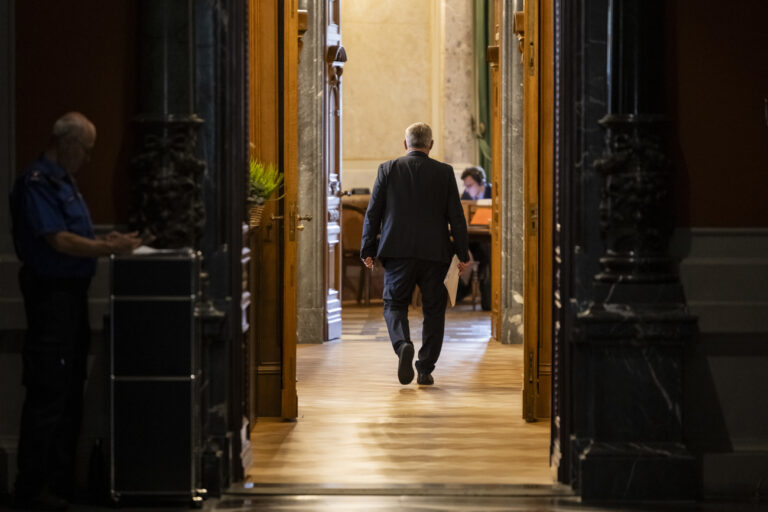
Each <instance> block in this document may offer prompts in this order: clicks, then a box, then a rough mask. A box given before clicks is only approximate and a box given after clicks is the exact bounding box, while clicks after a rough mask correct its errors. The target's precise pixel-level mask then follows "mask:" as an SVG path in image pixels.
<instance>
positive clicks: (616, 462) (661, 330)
mask: <svg viewBox="0 0 768 512" xmlns="http://www.w3.org/2000/svg"><path fill="white" fill-rule="evenodd" d="M608 5H609V9H608V54H607V56H608V58H607V82H608V84H607V85H608V89H607V97H608V102H607V106H608V114H607V115H606V116H605V117H603V118H602V120H601V121H600V125H601V126H603V128H605V130H606V146H605V152H604V156H603V157H602V158H600V159H598V160H597V161H595V162H594V168H595V170H596V171H597V172H598V174H599V175H600V176H601V177H602V180H603V183H602V195H601V198H600V204H599V209H600V231H601V235H602V240H603V242H604V244H605V252H604V254H603V255H602V257H600V258H599V262H600V267H601V270H600V271H599V272H598V273H597V274H596V275H595V276H594V281H593V288H592V299H593V301H592V302H591V303H590V304H588V305H586V307H584V308H582V309H581V311H580V312H579V313H578V314H577V315H576V319H575V330H574V333H573V337H572V342H573V343H574V348H573V361H572V373H573V374H574V385H573V404H572V407H573V411H574V413H573V415H574V419H573V425H574V431H575V435H574V436H573V439H572V446H571V448H572V451H573V456H572V457H571V460H572V463H573V466H574V468H573V471H574V474H575V478H574V482H573V483H574V487H576V488H577V489H578V490H579V492H580V494H581V496H582V497H583V498H584V499H585V500H603V499H612V500H635V499H691V498H693V497H694V496H695V489H696V478H697V477H696V470H695V462H694V458H693V457H692V456H691V454H690V453H689V452H688V450H687V449H686V447H685V445H684V444H683V429H682V427H683V422H682V416H683V414H684V409H683V403H682V362H683V348H684V345H685V343H686V342H688V341H689V340H690V339H691V337H692V336H693V335H694V333H695V328H696V321H695V318H694V317H693V316H691V315H690V314H689V313H688V310H687V307H686V304H685V297H684V294H683V290H682V286H681V284H680V280H679V278H678V276H677V273H676V269H675V265H674V263H673V261H672V259H671V257H670V255H669V253H668V245H669V237H670V235H671V232H672V227H673V221H672V204H671V202H670V198H671V196H672V194H671V182H672V181H671V179H670V174H671V166H670V161H669V158H668V157H667V154H666V148H665V133H666V126H665V123H664V116H663V114H662V111H663V103H662V97H663V92H664V89H663V55H662V53H661V52H662V51H663V41H662V40H661V39H660V38H661V36H662V34H663V33H664V27H663V2H661V1H660V0H609V2H608ZM586 79H587V77H582V78H581V80H586ZM594 206H597V205H594Z"/></svg>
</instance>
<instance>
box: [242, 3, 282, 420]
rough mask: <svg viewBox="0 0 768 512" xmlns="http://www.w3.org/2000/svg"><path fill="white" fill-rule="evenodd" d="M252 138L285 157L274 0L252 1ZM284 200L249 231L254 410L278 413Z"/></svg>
mask: <svg viewBox="0 0 768 512" xmlns="http://www.w3.org/2000/svg"><path fill="white" fill-rule="evenodd" d="M248 9H249V11H248V13H249V52H248V58H249V63H248V68H249V69H248V71H249V79H248V85H249V91H248V94H249V128H250V130H249V139H250V149H251V151H250V153H251V158H255V159H258V160H260V161H262V162H267V163H273V164H276V165H280V166H281V168H282V165H281V162H280V108H279V98H280V95H281V94H280V73H281V70H280V67H281V64H280V47H279V25H278V23H279V20H280V19H282V16H281V14H280V12H279V11H278V9H277V7H276V5H275V4H274V3H273V2H261V1H259V0H249V4H248ZM282 209H283V205H282V204H281V202H280V201H276V200H272V201H267V203H266V207H265V211H264V214H263V217H262V222H261V224H260V225H259V226H254V227H252V229H251V231H250V247H251V267H250V270H251V272H250V294H251V300H252V307H251V322H250V324H251V329H250V331H251V348H250V357H249V383H250V388H251V389H250V393H249V401H250V403H249V410H250V412H251V416H252V417H251V422H252V423H253V422H255V421H256V418H257V417H264V416H272V417H279V416H280V414H281V389H282V366H283V363H282V337H283V305H282V302H281V300H280V297H282V279H281V276H282V275H283V253H282V251H283V240H282V236H281V234H282V221H281V220H280V218H279V217H280V216H281V215H282Z"/></svg>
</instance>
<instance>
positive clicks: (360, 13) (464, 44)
mask: <svg viewBox="0 0 768 512" xmlns="http://www.w3.org/2000/svg"><path fill="white" fill-rule="evenodd" d="M341 6H342V14H341V23H342V41H343V44H344V47H345V48H346V49H347V55H348V58H349V61H348V62H347V63H346V65H345V67H344V75H343V88H344V89H343V125H342V126H343V145H342V148H343V150H342V152H343V172H342V187H343V188H344V189H351V188H355V187H368V188H370V187H372V186H373V182H374V180H375V178H376V169H377V166H378V164H379V163H380V162H382V161H385V160H389V159H391V158H396V157H398V156H400V155H402V154H403V145H402V144H403V137H404V133H403V132H404V130H405V127H406V126H408V125H409V124H411V123H413V122H416V121H424V122H427V123H429V124H430V125H431V126H432V128H433V131H434V139H435V147H434V150H433V153H432V156H433V157H435V158H438V159H440V160H445V161H448V162H449V163H452V164H455V166H456V169H457V170H458V172H459V173H460V172H461V170H462V169H463V167H464V166H465V165H467V164H468V162H471V161H472V160H474V138H473V137H472V134H471V116H472V112H473V111H474V93H473V90H472V87H473V79H472V77H473V69H472V9H471V6H472V2H471V1H470V0H386V1H381V0H346V1H342V3H341ZM446 127H448V128H446Z"/></svg>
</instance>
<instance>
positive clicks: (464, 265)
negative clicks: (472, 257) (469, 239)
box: [456, 261, 469, 273]
mask: <svg viewBox="0 0 768 512" xmlns="http://www.w3.org/2000/svg"><path fill="white" fill-rule="evenodd" d="M456 266H457V267H459V273H462V272H464V269H465V268H467V267H468V266H469V262H468V261H460V262H459V264H458V265H456Z"/></svg>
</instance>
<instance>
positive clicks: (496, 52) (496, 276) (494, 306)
mask: <svg viewBox="0 0 768 512" xmlns="http://www.w3.org/2000/svg"><path fill="white" fill-rule="evenodd" d="M492 7H493V11H492V13H491V27H492V28H493V29H492V30H491V41H490V44H489V46H488V52H487V60H488V64H489V66H490V68H491V70H490V75H491V76H490V79H491V194H492V201H493V205H492V207H491V209H492V217H491V337H492V338H493V339H494V340H500V339H501V180H502V175H501V174H502V167H501V62H502V60H501V37H502V34H501V27H502V26H503V25H502V16H503V11H502V7H503V0H493V4H492Z"/></svg>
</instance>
